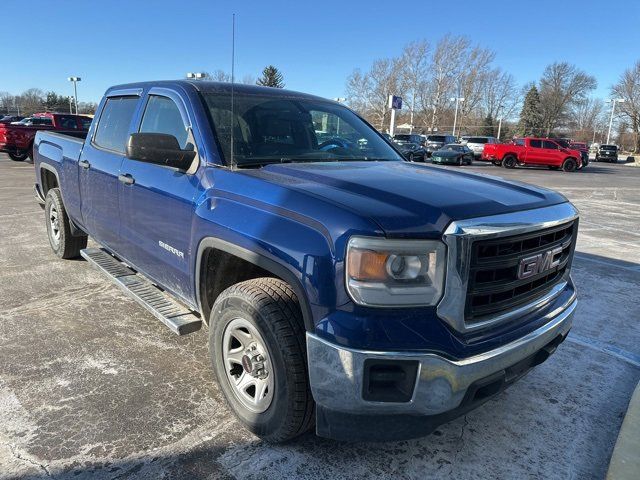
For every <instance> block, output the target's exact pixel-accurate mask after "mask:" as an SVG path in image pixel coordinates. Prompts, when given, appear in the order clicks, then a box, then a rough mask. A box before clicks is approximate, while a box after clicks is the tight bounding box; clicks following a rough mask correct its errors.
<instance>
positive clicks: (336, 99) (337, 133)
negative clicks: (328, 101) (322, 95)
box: [333, 97, 347, 135]
mask: <svg viewBox="0 0 640 480" xmlns="http://www.w3.org/2000/svg"><path fill="white" fill-rule="evenodd" d="M333 100H334V101H336V102H338V103H344V102H346V101H347V99H346V98H345V97H336V98H334V99H333ZM336 116H337V115H336ZM336 135H340V117H338V121H337V124H336Z"/></svg>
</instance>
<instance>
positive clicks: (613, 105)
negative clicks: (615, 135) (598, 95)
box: [606, 98, 624, 145]
mask: <svg viewBox="0 0 640 480" xmlns="http://www.w3.org/2000/svg"><path fill="white" fill-rule="evenodd" d="M606 103H611V118H610V119H609V132H608V133H607V145H609V140H610V139H611V127H612V125H613V115H614V113H615V111H616V103H624V99H623V98H610V99H609V100H607V101H606Z"/></svg>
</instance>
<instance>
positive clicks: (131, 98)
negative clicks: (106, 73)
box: [77, 89, 141, 253]
mask: <svg viewBox="0 0 640 480" xmlns="http://www.w3.org/2000/svg"><path fill="white" fill-rule="evenodd" d="M140 93H141V90H139V89H138V90H126V91H119V92H115V91H114V92H111V93H110V94H109V96H108V97H107V98H106V99H105V100H104V106H103V108H102V110H101V112H100V118H99V119H98V124H97V125H96V128H95V129H93V136H92V138H91V139H90V141H89V142H85V147H84V149H83V150H82V154H81V156H80V161H79V164H78V167H77V168H78V170H79V174H78V175H79V183H80V197H81V202H82V206H81V213H82V221H83V223H84V227H85V228H86V229H87V233H89V234H90V235H91V236H92V237H94V238H95V239H96V240H97V241H98V242H99V243H101V244H103V245H105V246H106V247H108V248H109V249H111V250H113V251H114V252H118V253H119V251H120V248H121V246H122V244H121V242H120V213H119V205H118V191H119V189H120V182H119V181H118V175H119V173H120V166H121V164H122V160H123V159H124V152H125V145H126V142H127V139H128V137H129V134H130V132H131V129H132V124H133V118H134V115H135V112H136V110H137V108H138V107H139V103H140Z"/></svg>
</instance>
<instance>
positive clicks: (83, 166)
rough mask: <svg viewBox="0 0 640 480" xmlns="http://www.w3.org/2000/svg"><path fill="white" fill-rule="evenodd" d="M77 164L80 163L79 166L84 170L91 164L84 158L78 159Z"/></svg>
mask: <svg viewBox="0 0 640 480" xmlns="http://www.w3.org/2000/svg"><path fill="white" fill-rule="evenodd" d="M78 165H80V166H81V167H82V168H84V169H85V170H86V169H87V168H89V167H90V166H91V164H90V163H89V162H88V161H86V160H80V161H79V162H78Z"/></svg>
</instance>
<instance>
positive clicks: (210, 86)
mask: <svg viewBox="0 0 640 480" xmlns="http://www.w3.org/2000/svg"><path fill="white" fill-rule="evenodd" d="M177 86H181V87H183V88H194V89H195V90H197V91H199V92H203V93H219V94H229V95H230V94H231V86H232V84H231V83H226V82H208V81H204V80H157V81H149V82H137V83H127V84H122V85H114V86H113V87H111V88H109V89H108V90H107V92H110V91H112V90H124V89H132V88H150V87H174V88H175V87H177ZM233 90H234V93H239V94H245V95H262V96H269V97H277V98H305V99H308V100H321V101H324V102H331V103H335V102H334V101H333V100H329V99H327V98H323V97H318V96H316V95H310V94H308V93H302V92H295V91H293V90H285V89H284V88H273V87H260V86H258V85H247V84H244V83H234V84H233Z"/></svg>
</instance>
